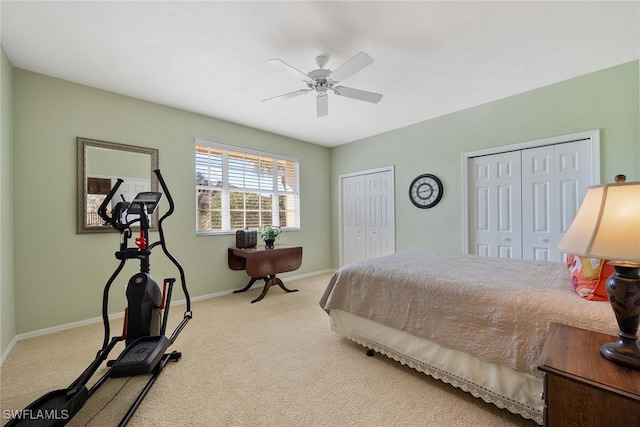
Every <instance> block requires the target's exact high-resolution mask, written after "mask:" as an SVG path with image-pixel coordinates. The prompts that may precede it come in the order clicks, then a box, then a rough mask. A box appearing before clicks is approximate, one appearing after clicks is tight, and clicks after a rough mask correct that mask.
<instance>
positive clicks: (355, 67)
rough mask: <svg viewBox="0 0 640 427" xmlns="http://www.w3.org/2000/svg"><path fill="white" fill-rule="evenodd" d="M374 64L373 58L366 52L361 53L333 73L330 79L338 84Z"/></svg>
mask: <svg viewBox="0 0 640 427" xmlns="http://www.w3.org/2000/svg"><path fill="white" fill-rule="evenodd" d="M372 63H373V58H372V57H370V56H369V55H367V54H366V53H364V52H360V53H358V54H357V55H356V56H354V57H353V58H351V59H350V60H348V61H347V62H345V63H344V64H342V65H341V66H339V67H338V68H337V69H336V70H335V71H333V72H332V73H331V75H330V76H329V78H330V79H331V80H333V81H334V82H336V83H337V82H340V81H342V80H344V79H346V78H347V77H349V76H351V75H353V74H355V73H356V72H358V71H360V70H362V69H363V68H364V67H366V66H367V65H370V64H372Z"/></svg>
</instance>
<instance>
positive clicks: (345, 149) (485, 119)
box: [331, 61, 640, 266]
mask: <svg viewBox="0 0 640 427" xmlns="http://www.w3.org/2000/svg"><path fill="white" fill-rule="evenodd" d="M638 74H639V73H638V61H635V62H631V63H628V64H623V65H619V66H616V67H613V68H609V69H606V70H602V71H599V72H596V73H592V74H588V75H585V76H581V77H578V78H574V79H571V80H567V81H564V82H560V83H557V84H553V85H550V86H546V87H543V88H539V89H536V90H532V91H530V92H526V93H523V94H519V95H516V96H512V97H509V98H505V99H501V100H498V101H495V102H491V103H488V104H484V105H481V106H478V107H474V108H470V109H467V110H463V111H459V112H456V113H453V114H449V115H446V116H443V117H439V118H435V119H433V120H428V121H425V122H421V123H418V124H415V125H412V126H408V127H405V128H402V129H398V130H395V131H392V132H388V133H384V134H380V135H376V136H373V137H371V138H366V139H363V140H360V141H357V142H353V143H350V144H345V145H342V146H339V147H336V148H334V149H333V150H332V151H331V180H332V181H331V189H332V192H331V200H332V203H331V205H332V224H333V228H332V230H333V245H332V247H333V248H334V251H333V254H332V264H333V265H334V266H337V265H338V262H339V259H338V257H339V253H338V249H337V248H338V224H339V221H338V196H339V195H338V175H340V174H345V173H349V172H354V171H359V170H366V169H372V168H377V167H382V166H389V165H395V194H396V204H395V206H396V211H395V219H396V251H397V252H402V251H408V250H415V249H444V250H449V251H454V252H462V251H463V217H462V196H461V194H462V184H463V183H462V154H463V153H465V152H469V151H475V150H480V149H485V148H489V147H496V146H502V145H508V144H514V143H518V142H525V141H531V140H537V139H542V138H547V137H552V136H557V135H564V134H569V133H575V132H580V131H586V130H591V129H601V134H600V137H601V182H603V183H604V182H612V181H613V177H614V176H615V175H616V174H619V173H624V174H626V175H627V179H628V180H629V181H637V180H640V127H639V121H640V120H639V117H638V116H639V109H638V104H639V75H638ZM383 102H384V101H383ZM422 173H433V174H435V175H437V176H439V177H440V178H441V180H442V181H443V184H444V187H445V190H444V197H443V199H442V201H441V202H440V204H439V205H437V206H436V207H435V208H432V209H427V210H420V209H416V208H415V207H413V205H412V204H411V203H410V202H409V198H408V186H409V184H410V182H411V180H412V179H413V178H414V177H415V176H417V175H419V174H422Z"/></svg>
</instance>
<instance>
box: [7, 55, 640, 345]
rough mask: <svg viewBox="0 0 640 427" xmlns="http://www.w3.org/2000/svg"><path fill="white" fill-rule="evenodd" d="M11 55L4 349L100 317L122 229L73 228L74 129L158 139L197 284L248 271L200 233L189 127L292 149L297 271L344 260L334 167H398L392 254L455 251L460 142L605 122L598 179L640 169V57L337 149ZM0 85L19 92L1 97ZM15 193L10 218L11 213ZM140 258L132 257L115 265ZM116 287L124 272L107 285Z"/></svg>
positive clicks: (202, 290)
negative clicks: (421, 193) (300, 250)
mask: <svg viewBox="0 0 640 427" xmlns="http://www.w3.org/2000/svg"><path fill="white" fill-rule="evenodd" d="M7 62H8V61H7V60H6V57H5V56H4V54H3V62H2V72H3V74H2V90H3V91H2V112H3V117H4V114H5V110H9V113H8V114H9V115H11V106H12V105H13V111H12V115H13V116H12V117H13V127H12V129H11V128H10V130H9V131H7V130H6V128H5V126H3V129H2V147H1V148H2V151H1V155H2V165H3V169H2V182H3V184H2V187H1V189H2V193H1V196H2V199H1V201H2V204H3V207H4V208H3V209H4V210H2V211H0V214H1V215H2V217H0V225H1V226H2V232H3V239H2V245H3V246H2V250H3V264H2V280H3V281H2V298H3V299H2V301H3V302H2V311H3V312H2V321H3V324H2V332H3V333H8V334H11V336H9V337H6V338H5V337H3V340H2V345H3V347H2V350H3V351H4V350H5V348H6V347H5V345H6V343H7V342H8V341H7V340H9V341H10V340H11V339H12V338H13V336H14V335H15V333H18V334H20V333H26V332H30V331H35V330H39V329H43V328H47V327H52V326H58V325H63V324H66V323H70V322H74V321H80V320H85V319H89V318H94V317H97V316H98V315H99V310H100V300H101V292H102V287H103V285H104V281H105V280H106V278H107V277H108V276H109V274H110V273H111V271H112V270H113V268H114V267H115V259H114V257H113V252H114V251H115V250H116V249H117V244H118V236H117V235H116V234H107V235H103V234H85V235H78V234H76V233H75V224H76V218H75V206H76V164H75V161H76V160H75V159H76V157H75V149H76V145H75V138H76V137H77V136H83V137H87V138H92V139H99V140H105V141H111V142H118V143H126V144H133V145H140V146H146V147H154V148H158V149H159V150H160V167H161V169H162V170H163V174H164V175H165V177H166V180H167V182H168V184H169V185H170V187H171V189H172V190H173V193H174V196H175V199H176V204H177V211H176V214H175V215H174V216H173V217H172V218H171V219H170V220H168V221H167V239H168V241H169V246H170V248H171V249H172V251H173V252H174V254H175V255H176V256H177V257H178V258H179V259H180V260H181V262H182V263H183V264H184V267H185V270H186V272H187V278H188V281H189V287H190V290H191V293H192V296H198V295H208V294H212V293H215V292H220V291H224V290H229V289H233V288H237V287H240V286H242V285H244V284H245V283H246V276H245V275H244V273H243V272H234V271H230V270H229V269H228V268H227V264H226V250H227V248H228V247H229V246H232V245H233V243H234V237H233V236H232V235H222V236H196V235H195V226H194V221H195V195H194V193H195V192H194V178H193V174H194V172H193V164H194V139H195V138H200V139H205V140H210V141H217V142H221V143H225V144H232V145H237V146H241V147H246V148H249V149H255V150H260V151H268V152H273V153H277V154H283V155H287V156H292V157H297V158H299V159H300V166H301V177H300V184H301V194H302V198H301V213H302V217H301V225H302V230H301V231H299V232H288V233H285V234H284V235H283V237H282V243H288V244H301V245H303V246H304V247H305V254H304V262H303V265H302V268H301V269H300V270H298V271H297V272H294V273H290V274H291V275H295V274H305V273H311V272H315V271H320V270H324V269H327V268H330V267H334V268H335V267H337V266H338V219H337V218H338V186H337V183H338V175H339V174H344V173H349V172H354V171H359V170H365V169H371V168H377V167H381V166H388V165H395V175H396V176H395V184H396V189H395V190H396V212H395V216H396V250H397V251H398V252H401V251H407V250H412V249H430V248H440V249H445V250H451V251H461V250H462V213H461V209H462V200H461V190H462V181H461V177H462V153H464V152H468V151H475V150H480V149H484V148H489V147H495V146H502V145H508V144H513V143H518V142H523V141H529V140H535V139H541V138H546V137H551V136H557V135H562V134H568V133H574V132H580V131H585V130H590V129H601V150H602V151H601V159H602V165H601V170H602V181H603V182H607V181H611V177H613V176H614V175H615V174H617V173H625V174H626V175H627V176H628V178H629V180H639V179H640V123H639V121H640V120H639V117H638V116H639V86H640V75H639V72H638V62H637V61H636V62H633V63H629V64H623V65H620V66H617V67H613V68H610V69H607V70H603V71H600V72H597V73H593V74H589V75H585V76H582V77H578V78H575V79H572V80H568V81H565V82H560V83H557V84H554V85H551V86H547V87H543V88H540V89H536V90H533V91H530V92H527V93H523V94H520V95H517V96H513V97H509V98H506V99H502V100H499V101H496V102H492V103H489V104H485V105H481V106H478V107H474V108H470V109H467V110H464V111H460V112H456V113H453V114H450V115H447V116H443V117H439V118H436V119H433V120H428V121H425V122H421V123H418V124H415V125H412V126H408V127H405V128H402V129H398V130H395V131H392V132H388V133H385V134H381V135H377V136H374V137H371V138H367V139H364V140H361V141H357V142H354V143H350V144H345V145H342V146H339V147H334V148H332V149H328V148H325V147H320V146H317V145H313V144H309V143H306V142H304V141H298V140H293V139H289V138H285V137H282V136H278V135H274V134H270V133H267V132H263V131H259V130H255V129H251V128H246V127H243V126H239V125H235V124H232V123H228V122H224V121H221V120H217V119H213V118H210V117H205V116H201V115H197V114H193V113H189V112H185V111H180V110H176V109H172V108H169V107H165V106H161V105H157V104H152V103H149V102H144V101H141V100H137V99H133V98H129V97H125V96H121V95H117V94H114V93H109V92H105V91H101V90H98V89H94V88H90V87H86V86H81V85H78V84H74V83H70V82H66V81H62V80H58V79H54V78H50V77H46V76H43V75H39V74H35V73H31V72H28V71H25V70H21V69H15V68H14V69H11V67H10V65H9V64H8V63H7ZM7 75H9V77H7ZM7 86H8V87H9V89H8V91H9V94H10V93H11V91H12V94H13V103H12V102H11V101H7V96H8V94H7V90H5V89H6V88H7ZM3 122H4V118H3ZM3 124H4V123H3ZM11 141H13V146H12V144H11ZM12 151H13V152H12ZM10 160H12V163H11V161H10ZM7 164H9V165H11V164H12V165H13V176H12V179H13V186H7V184H6V181H7V179H6V176H7V175H6V174H7V173H9V172H7V168H6V167H5V166H6V165H7ZM424 172H431V173H434V174H436V175H438V176H440V177H441V179H442V180H443V182H444V185H445V195H444V198H443V200H442V202H441V203H440V204H439V205H438V206H437V207H436V208H434V209H429V210H419V209H416V208H414V207H413V205H411V203H410V202H409V200H408V197H407V186H408V185H409V183H410V181H411V179H412V178H413V177H415V176H416V175H418V174H421V173H424ZM9 176H10V177H11V175H9ZM11 193H12V194H14V195H15V197H12V196H11ZM23 195H29V197H23ZM34 196H37V197H34ZM327 201H330V203H327ZM12 202H14V203H13V206H14V207H13V209H14V210H13V212H14V214H13V218H11V216H10V215H11V211H10V210H9V213H7V212H6V209H7V207H6V206H7V205H11V204H12ZM163 209H166V207H164V206H163ZM7 230H8V231H7ZM11 230H13V236H12V237H13V248H14V251H13V254H14V263H13V266H11V262H6V261H5V257H4V253H5V252H7V251H8V252H9V256H11V244H10V243H7V241H6V239H5V236H6V235H7V234H5V233H7V232H8V235H9V236H10V237H11ZM327 230H331V232H330V233H327ZM152 268H153V274H154V276H155V277H156V278H157V279H160V278H162V277H165V276H167V275H174V271H173V270H172V269H171V268H170V264H169V263H167V262H166V261H165V260H164V259H163V257H162V255H160V254H158V255H156V256H155V257H154V259H152ZM135 270H136V266H135V265H133V264H132V265H131V266H130V267H129V268H128V270H127V271H125V272H123V274H122V277H123V278H126V277H128V276H129V275H130V274H131V273H132V272H133V271H135ZM14 283H15V301H16V305H15V324H14V323H12V315H11V314H7V311H6V310H11V309H12V307H11V304H10V303H11V302H12V300H13V295H12V292H14ZM124 285H125V283H124V280H123V281H121V282H120V283H117V284H115V285H114V286H116V287H120V288H123V287H124ZM176 298H181V295H180V294H179V293H178V294H177V295H176ZM7 301H9V308H7ZM124 305H125V302H124V297H123V295H122V292H121V291H118V290H117V289H114V292H112V302H111V306H110V307H111V311H112V312H118V311H121V310H122V309H123V307H124ZM11 313H12V312H11ZM195 315H196V316H197V313H195ZM14 330H15V332H14V333H12V331H14Z"/></svg>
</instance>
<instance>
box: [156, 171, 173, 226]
mask: <svg viewBox="0 0 640 427" xmlns="http://www.w3.org/2000/svg"><path fill="white" fill-rule="evenodd" d="M153 173H155V174H156V176H157V177H158V182H159V183H160V186H161V187H162V191H163V192H164V195H165V196H166V197H167V202H169V210H168V211H167V212H166V213H165V214H164V215H162V218H161V219H160V221H162V220H163V219H165V218H166V217H168V216H170V215H171V214H172V213H173V207H174V205H173V198H172V197H171V193H170V192H169V188H167V184H166V183H165V182H164V178H162V174H161V173H160V169H156V170H154V171H153Z"/></svg>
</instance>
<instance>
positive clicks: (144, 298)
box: [6, 169, 192, 427]
mask: <svg viewBox="0 0 640 427" xmlns="http://www.w3.org/2000/svg"><path fill="white" fill-rule="evenodd" d="M154 173H155V174H156V177H157V178H158V182H159V183H160V186H161V187H162V190H163V192H164V194H165V195H166V197H167V201H168V203H169V210H168V211H167V212H166V213H165V214H164V215H163V216H162V217H161V218H160V220H159V221H158V231H159V235H160V240H158V241H157V242H154V243H151V244H150V243H149V228H150V220H149V216H150V215H151V214H152V213H153V212H154V211H155V210H156V208H157V207H158V204H159V203H160V200H161V198H162V193H160V192H144V193H139V194H138V195H137V196H136V197H135V199H134V200H133V201H131V202H127V201H125V200H123V201H120V202H118V203H117V204H116V205H115V207H114V208H113V209H112V212H111V216H109V215H108V213H107V207H108V206H109V204H110V203H111V200H112V199H113V197H114V195H115V194H116V192H117V191H118V188H119V187H120V185H121V184H122V183H123V180H121V179H118V180H117V182H116V184H115V185H114V186H113V188H112V189H111V191H110V192H109V194H108V195H107V197H106V198H105V200H104V201H103V202H102V204H101V205H100V207H99V208H98V214H99V215H100V217H102V219H103V220H104V221H105V223H106V224H109V225H111V226H112V227H113V228H115V229H116V230H118V231H119V232H120V249H119V250H118V251H117V252H116V253H115V257H116V258H117V259H118V260H120V263H119V264H118V267H117V268H116V270H115V271H114V272H113V274H112V275H111V277H110V278H109V280H108V281H107V283H106V285H105V287H104V292H103V298H102V321H103V325H104V340H103V343H102V348H101V349H100V350H99V351H98V353H97V354H96V358H95V359H94V361H93V362H92V363H91V364H90V365H89V366H88V367H87V368H86V369H85V370H84V372H82V374H80V376H79V377H78V378H77V379H76V380H75V381H74V382H72V383H71V384H70V385H69V387H67V388H65V389H60V390H55V391H52V392H49V393H47V394H45V395H44V396H42V397H40V398H39V399H37V400H36V401H34V402H33V403H31V404H30V405H29V406H27V407H26V408H25V409H24V410H22V411H18V412H17V413H16V415H15V416H14V418H13V419H12V420H11V421H10V422H9V423H8V424H6V425H7V426H46V427H53V426H63V425H65V424H67V423H68V422H69V421H70V420H71V419H72V418H73V417H74V416H75V415H76V414H77V413H78V411H80V409H81V408H82V407H83V406H84V404H85V403H86V401H87V400H88V399H89V397H91V396H92V395H93V393H95V392H96V391H97V390H98V389H99V388H100V386H102V385H103V384H104V383H105V382H106V381H107V380H108V379H109V378H117V377H132V376H136V375H144V374H151V377H150V378H149V380H148V381H147V384H146V385H145V386H144V388H143V389H142V391H141V392H140V394H139V395H138V397H137V398H136V400H135V401H134V403H133V404H132V405H131V407H130V408H129V410H128V411H127V413H126V414H125V415H124V417H123V418H122V420H121V421H120V423H119V424H118V425H119V426H125V425H126V424H127V423H128V422H129V420H130V419H131V417H132V416H133V414H134V413H135V411H136V410H137V409H138V407H139V406H140V403H142V401H143V399H144V398H145V397H146V395H147V394H148V392H149V390H151V387H152V386H153V384H154V383H155V382H156V380H157V378H158V376H159V375H160V373H161V372H162V370H163V368H164V367H165V366H166V364H167V363H168V362H169V361H171V360H173V361H177V360H179V359H180V358H181V357H182V353H180V352H177V351H172V352H170V353H167V349H168V348H169V347H170V346H171V344H173V342H174V341H175V340H176V338H177V337H178V335H179V334H180V332H181V331H182V329H184V327H185V326H186V324H187V323H188V322H189V320H191V318H192V312H191V300H190V298H189V292H188V290H187V286H186V280H185V275H184V270H183V269H182V266H181V265H180V263H178V261H177V260H176V259H175V258H174V257H173V255H171V253H170V252H169V250H168V249H167V246H166V243H165V238H164V231H163V228H162V225H163V222H164V220H165V219H166V218H168V217H169V216H171V214H173V211H174V203H173V199H172V197H171V194H170V193H169V189H168V188H167V186H166V184H165V182H164V179H163V178H162V175H161V173H160V170H159V169H157V170H155V171H154ZM132 216H133V219H131V220H129V218H130V217H132ZM135 224H139V229H140V231H139V236H138V237H137V238H135V240H134V242H135V245H136V246H135V247H128V241H129V239H130V238H131V237H132V236H133V231H132V230H131V227H132V226H133V225H135ZM157 246H160V247H161V248H162V251H163V252H164V254H165V255H166V256H167V258H169V260H171V262H172V263H173V264H174V265H175V267H176V268H177V269H178V271H179V273H180V283H181V285H182V291H183V292H184V296H185V299H186V311H185V312H184V316H183V318H182V321H181V322H180V323H179V324H178V326H177V327H176V328H175V330H174V331H173V333H172V334H171V336H170V337H167V336H166V335H165V332H166V326H167V320H168V317H169V307H170V304H171V294H172V291H173V285H174V283H175V281H176V279H175V278H168V279H165V280H164V286H163V290H162V291H161V290H160V287H159V286H158V284H157V283H156V281H155V280H154V279H153V277H151V275H150V274H149V271H150V269H149V257H150V256H151V251H152V249H153V248H155V247H157ZM130 259H138V260H139V261H140V272H139V273H136V274H134V275H133V276H132V277H131V278H130V279H129V282H128V284H127V290H126V295H127V308H126V309H125V316H124V327H123V334H122V336H115V337H112V338H111V339H109V337H110V327H109V318H108V305H109V290H110V289H111V285H112V284H113V282H114V281H115V280H116V278H117V277H118V275H119V274H120V272H121V271H122V269H123V268H124V266H125V264H126V262H127V260H130ZM120 341H125V348H124V350H123V351H122V353H120V355H119V356H118V358H117V359H115V360H110V361H108V362H107V366H108V367H110V369H109V370H108V371H107V372H106V373H105V374H104V375H103V376H102V377H100V378H99V379H98V380H97V381H96V382H95V383H94V384H93V386H91V388H87V383H88V382H89V380H90V379H91V377H92V376H93V375H94V374H95V373H96V371H97V370H98V368H99V367H100V366H101V365H102V363H103V362H105V361H106V360H107V357H108V355H109V353H110V352H111V350H112V349H113V348H114V347H115V345H116V344H117V343H118V342H120Z"/></svg>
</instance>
